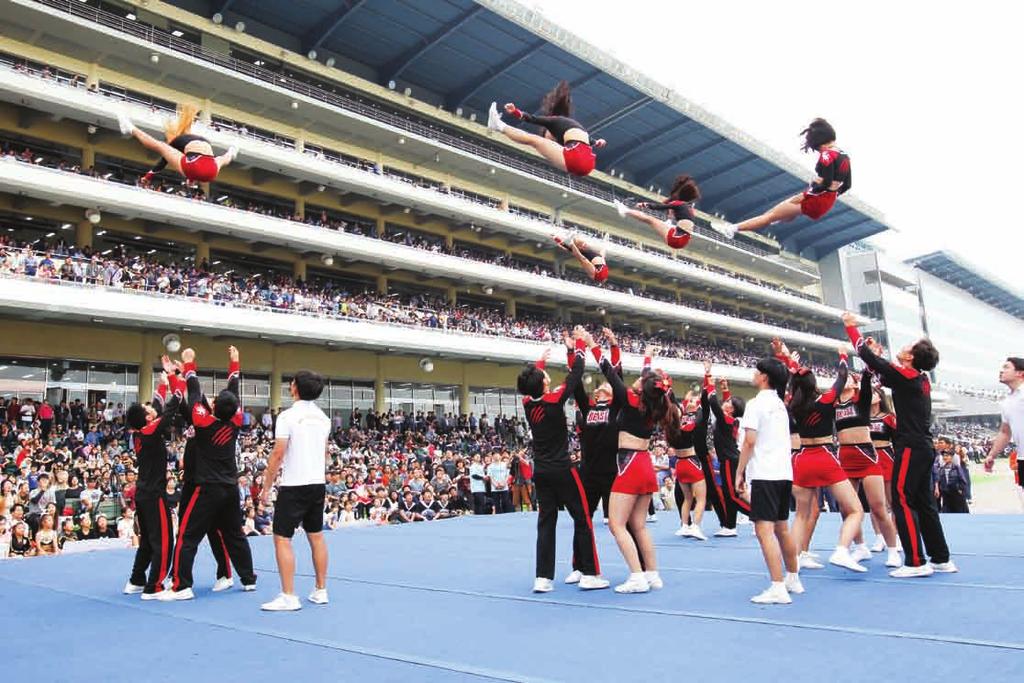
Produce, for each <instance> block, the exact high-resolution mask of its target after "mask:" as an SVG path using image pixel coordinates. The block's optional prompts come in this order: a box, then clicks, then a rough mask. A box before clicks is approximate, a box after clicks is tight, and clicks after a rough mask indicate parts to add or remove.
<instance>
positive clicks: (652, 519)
mask: <svg viewBox="0 0 1024 683" xmlns="http://www.w3.org/2000/svg"><path fill="white" fill-rule="evenodd" d="M647 521H648V522H657V521H658V513H654V514H653V515H647Z"/></svg>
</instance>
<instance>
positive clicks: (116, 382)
mask: <svg viewBox="0 0 1024 683" xmlns="http://www.w3.org/2000/svg"><path fill="white" fill-rule="evenodd" d="M138 372H139V369H138V366H137V365H126V364H123V363H101V362H94V361H80V360H63V359H61V360H54V359H46V358H42V359H40V358H22V357H3V358H0V395H2V396H17V397H18V398H33V399H37V400H42V399H44V398H45V399H48V400H49V401H50V402H51V403H60V402H61V401H74V400H75V399H79V400H81V401H82V402H83V403H89V404H94V403H96V401H98V400H103V401H112V402H114V403H115V404H116V403H121V404H124V405H127V404H129V403H132V402H134V401H136V400H138Z"/></svg>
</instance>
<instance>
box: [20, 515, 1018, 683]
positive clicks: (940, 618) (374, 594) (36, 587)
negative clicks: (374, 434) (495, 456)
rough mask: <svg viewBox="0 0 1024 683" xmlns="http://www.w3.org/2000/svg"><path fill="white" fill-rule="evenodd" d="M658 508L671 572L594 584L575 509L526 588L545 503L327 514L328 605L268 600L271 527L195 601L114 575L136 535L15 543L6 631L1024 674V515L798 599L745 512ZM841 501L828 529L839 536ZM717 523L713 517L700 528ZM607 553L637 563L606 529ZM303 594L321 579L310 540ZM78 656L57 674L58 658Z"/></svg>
mask: <svg viewBox="0 0 1024 683" xmlns="http://www.w3.org/2000/svg"><path fill="white" fill-rule="evenodd" d="M673 514H674V513H661V515H660V517H661V519H660V521H659V522H657V523H654V524H650V525H648V528H649V529H650V530H651V531H652V533H653V534H654V536H655V539H656V543H657V547H658V562H659V565H660V570H661V573H662V576H663V578H664V581H665V588H664V589H663V590H660V591H654V592H651V593H649V594H646V595H617V594H615V593H613V592H612V591H611V590H604V591H593V592H581V591H579V590H578V589H577V588H576V587H574V586H567V585H565V584H563V583H562V582H561V579H562V578H563V577H564V575H565V574H566V573H567V572H568V571H569V562H568V560H569V559H570V553H571V544H570V538H571V533H572V531H571V525H570V523H569V519H568V517H567V516H565V515H564V514H563V515H562V517H563V519H561V520H560V526H559V556H560V558H562V561H560V562H559V564H558V568H557V576H556V579H555V590H554V592H552V593H548V594H546V595H534V594H533V593H531V592H530V589H531V587H532V583H533V574H534V569H533V568H534V558H533V549H534V541H535V533H534V526H535V524H536V517H535V516H534V515H532V514H508V515H499V516H493V517H467V518H463V519H457V520H450V521H441V522H431V523H422V524H415V525H406V526H399V527H385V528H366V529H348V530H342V531H334V532H328V533H327V538H328V543H329V545H330V551H331V565H330V572H329V575H330V579H329V582H328V589H329V591H330V598H331V604H330V605H328V606H317V605H312V604H310V603H308V602H305V600H304V607H303V609H302V610H301V611H300V612H295V613H266V612H261V611H260V609H259V604H260V603H261V602H264V601H266V600H270V599H271V598H273V597H274V596H275V595H276V594H277V593H278V591H279V584H278V578H277V575H276V572H275V563H274V552H273V544H272V541H271V539H270V538H268V537H263V538H258V539H252V548H253V554H254V556H255V562H256V568H257V572H258V574H259V584H258V589H257V591H256V592H255V593H243V592H241V591H240V590H239V589H238V588H237V587H236V588H235V589H233V590H231V591H227V592H225V593H219V594H214V593H212V592H211V591H210V588H211V586H212V584H213V578H214V567H213V560H212V557H211V556H210V554H209V552H208V550H207V549H206V548H205V545H204V546H203V547H201V548H200V552H199V556H198V557H199V559H198V561H197V567H196V572H195V575H196V579H197V584H196V599H195V600H194V601H191V602H182V603H172V604H167V603H160V602H145V603H144V602H141V601H140V600H139V599H138V596H126V595H122V594H121V593H120V590H121V588H122V586H123V585H124V583H125V581H126V580H127V577H128V571H129V569H130V566H131V560H132V552H131V551H127V550H125V551H108V552H96V553H88V554H81V555H69V556H67V557H58V558H35V559H30V560H21V561H5V562H0V601H2V602H0V604H2V605H3V609H2V610H0V633H2V634H3V638H4V641H5V643H4V644H5V647H4V658H3V659H4V671H5V673H6V675H7V676H8V677H10V678H11V680H40V679H43V680H60V679H64V678H72V677H74V678H79V677H86V678H89V679H94V678H98V680H103V681H140V680H144V681H175V683H180V682H181V681H182V680H185V681H189V682H190V683H205V682H206V681H211V682H213V681H216V682H218V683H221V682H223V681H242V680H245V681H264V680H266V681H270V680H274V681H281V680H285V681H288V682H290V681H316V680H327V679H332V680H341V681H355V680H358V681H361V682H363V681H372V682H373V683H383V682H384V681H403V682H409V681H470V680H476V681H479V680H502V681H572V682H576V681H588V682H589V681H615V682H616V683H625V682H630V681H644V680H653V678H654V677H663V676H669V677H672V678H675V677H676V676H681V677H683V678H684V679H687V680H690V679H693V680H706V681H732V680H737V681H738V680H745V681H749V680H772V679H777V680H785V681H787V683H788V682H790V681H812V680H813V681H821V680H831V681H854V680H863V679H866V678H872V677H878V676H884V677H886V678H891V679H893V680H910V681H919V680H940V679H946V680H980V679H986V680H990V681H1021V680H1024V626H1022V623H1024V622H1022V615H1024V519H1022V518H1021V517H1020V516H1008V515H1006V516H981V515H946V516H943V524H944V525H945V528H946V534H947V538H948V539H949V542H950V547H951V548H952V549H953V557H954V560H955V561H956V563H957V564H958V565H959V567H960V573H959V574H949V575H935V576H932V577H930V578H927V579H907V580H895V579H890V578H889V577H888V575H887V574H886V571H885V567H884V566H883V564H882V563H883V562H884V557H882V556H880V555H875V557H874V559H873V560H872V561H871V562H870V563H869V564H870V566H871V570H870V571H869V572H868V573H866V574H852V573H850V572H847V571H844V570H841V569H838V568H828V569H825V570H821V571H805V572H803V574H802V576H803V581H804V585H805V587H806V588H807V592H806V593H805V594H804V595H800V596H794V603H793V604H792V605H789V606H770V607H769V606H765V607H761V606H757V605H753V604H752V603H750V602H749V598H750V596H751V595H754V594H755V593H758V592H760V591H761V590H762V589H763V588H764V587H765V586H766V585H767V582H768V579H767V574H766V572H765V569H764V565H763V562H762V559H761V555H760V552H759V551H758V549H757V543H756V541H755V539H754V538H753V537H752V536H751V535H750V534H751V531H750V527H749V526H747V527H740V536H739V538H732V539H711V540H709V541H707V542H706V543H701V542H699V541H694V540H691V539H681V538H676V537H674V536H673V535H672V532H673V531H675V528H676V523H675V518H674V517H673ZM837 523H838V519H837V517H836V516H835V515H824V516H822V518H821V523H820V524H819V527H818V531H817V534H816V537H815V538H816V543H815V546H816V548H817V549H820V551H821V552H822V553H827V552H828V550H829V547H830V545H831V542H832V541H833V539H835V538H836V529H837ZM716 528H717V526H716V524H715V522H714V518H713V516H712V517H711V518H710V519H706V522H705V531H706V532H708V533H709V534H710V532H712V531H714V530H715V529H716ZM596 532H597V537H598V545H599V549H600V553H601V559H602V570H603V573H604V575H605V576H606V577H608V578H609V579H611V580H612V582H613V584H614V583H615V582H618V581H621V580H623V579H624V578H625V575H626V568H625V565H624V563H623V562H622V559H621V557H620V556H619V553H618V550H617V549H616V547H615V543H614V540H613V539H612V537H611V534H610V532H609V531H608V528H607V527H606V526H604V525H602V524H598V525H597V527H596ZM295 547H296V555H297V556H298V561H299V565H298V571H299V574H300V576H299V577H297V592H298V593H299V595H300V596H301V597H303V598H305V595H306V594H307V593H308V592H309V590H310V588H311V587H312V584H313V580H312V566H311V563H310V560H309V552H308V546H307V544H306V542H305V538H304V537H303V536H301V534H300V535H297V536H296V538H295ZM62 672H63V673H62Z"/></svg>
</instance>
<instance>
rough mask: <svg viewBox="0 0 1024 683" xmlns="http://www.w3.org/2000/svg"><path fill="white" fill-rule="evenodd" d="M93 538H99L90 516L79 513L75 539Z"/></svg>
mask: <svg viewBox="0 0 1024 683" xmlns="http://www.w3.org/2000/svg"><path fill="white" fill-rule="evenodd" d="M94 538H99V535H98V534H97V533H96V529H94V528H93V526H92V517H90V516H89V515H87V514H83V515H81V516H80V517H79V519H78V531H77V533H76V535H75V540H78V541H91V540H92V539H94Z"/></svg>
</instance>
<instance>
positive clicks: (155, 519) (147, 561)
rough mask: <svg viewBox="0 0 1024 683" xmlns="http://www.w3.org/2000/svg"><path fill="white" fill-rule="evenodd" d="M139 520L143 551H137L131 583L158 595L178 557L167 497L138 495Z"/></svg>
mask: <svg viewBox="0 0 1024 683" xmlns="http://www.w3.org/2000/svg"><path fill="white" fill-rule="evenodd" d="M135 520H136V521H137V522H138V523H139V548H138V550H136V551H135V563H134V564H132V576H131V579H130V581H131V582H132V584H133V585H136V586H145V587H146V592H147V593H156V592H158V591H161V590H163V581H164V578H165V577H166V576H167V573H168V572H170V571H171V557H172V556H173V555H172V553H174V527H173V521H172V520H171V509H170V507H169V506H168V505H167V496H166V495H164V494H163V493H161V494H159V495H152V494H147V493H139V494H137V495H136V496H135ZM147 570H149V578H148V579H147V578H146V571H147Z"/></svg>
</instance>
